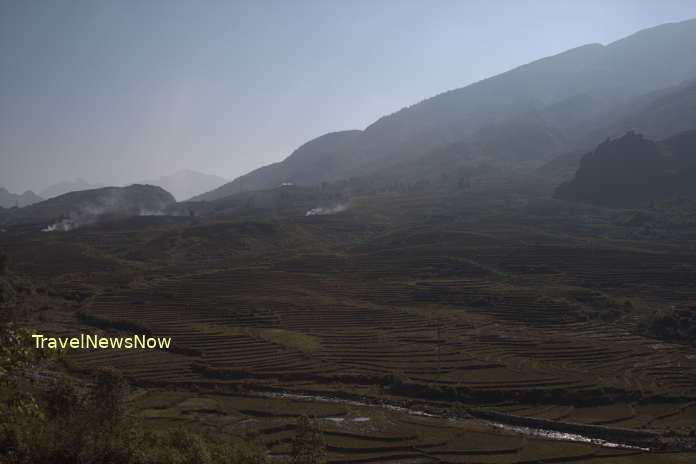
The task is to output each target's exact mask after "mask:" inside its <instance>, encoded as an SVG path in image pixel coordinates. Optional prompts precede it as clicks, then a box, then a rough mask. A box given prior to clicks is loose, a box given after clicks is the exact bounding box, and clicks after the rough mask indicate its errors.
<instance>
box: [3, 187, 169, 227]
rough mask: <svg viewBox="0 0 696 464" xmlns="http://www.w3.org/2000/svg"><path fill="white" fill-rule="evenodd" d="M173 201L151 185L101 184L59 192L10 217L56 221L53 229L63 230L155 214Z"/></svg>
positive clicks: (21, 209)
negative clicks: (109, 217) (109, 219)
mask: <svg viewBox="0 0 696 464" xmlns="http://www.w3.org/2000/svg"><path fill="white" fill-rule="evenodd" d="M174 202H175V200H174V197H173V196H172V195H171V194H170V193H168V192H167V191H165V190H164V189H162V188H161V187H155V186H152V185H131V186H129V187H103V188H99V189H93V190H82V191H78V192H70V193H66V194H63V195H59V196H57V197H55V198H50V199H48V200H45V201H42V202H39V203H35V204H33V205H31V206H27V207H25V208H20V209H19V210H16V211H14V212H13V213H12V216H13V217H14V218H18V219H34V220H47V221H59V222H58V223H56V224H54V226H55V227H54V229H55V228H57V229H60V230H64V229H65V230H67V229H71V228H74V227H75V226H79V225H81V224H82V223H85V222H90V221H93V220H95V219H97V218H99V217H102V216H105V215H126V216H134V215H135V216H138V215H150V214H159V213H160V212H161V211H162V210H163V209H164V208H166V207H167V206H169V205H171V204H173V203H174ZM49 229H50V226H49ZM54 229H51V230H54Z"/></svg>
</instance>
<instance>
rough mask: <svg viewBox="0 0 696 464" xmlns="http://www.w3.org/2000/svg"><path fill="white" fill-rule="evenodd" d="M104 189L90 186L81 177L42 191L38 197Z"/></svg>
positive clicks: (47, 197) (98, 185)
mask: <svg viewBox="0 0 696 464" xmlns="http://www.w3.org/2000/svg"><path fill="white" fill-rule="evenodd" d="M100 187H104V185H103V184H90V183H89V182H87V181H86V180H84V179H82V178H81V177H77V178H75V179H73V180H64V181H60V182H58V183H56V184H53V185H51V186H49V187H46V188H45V189H43V190H42V191H41V192H40V193H39V195H40V196H41V197H43V198H45V199H49V198H53V197H57V196H59V195H63V194H64V193H68V192H78V191H80V190H90V189H96V188H100Z"/></svg>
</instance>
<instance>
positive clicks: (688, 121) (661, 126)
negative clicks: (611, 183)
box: [537, 80, 696, 182]
mask: <svg viewBox="0 0 696 464" xmlns="http://www.w3.org/2000/svg"><path fill="white" fill-rule="evenodd" d="M617 115H618V116H617ZM611 118H617V119H616V120H613V121H612V120H611ZM601 121H602V122H603V123H604V124H606V127H602V128H601V129H597V130H594V131H592V132H591V133H590V134H588V135H586V136H585V137H584V138H583V139H582V140H580V141H576V142H575V145H577V146H578V147H579V148H578V149H576V150H574V151H572V152H569V153H566V154H563V155H561V156H558V157H556V158H554V159H552V160H551V161H549V162H548V163H546V164H544V165H542V166H541V167H539V168H538V170H537V173H538V174H540V175H541V176H543V177H545V178H547V179H552V180H557V181H559V182H560V181H564V180H567V179H569V178H570V177H572V175H573V174H574V173H575V171H577V169H578V167H579V165H580V160H581V159H582V156H583V155H584V154H585V153H587V152H588V151H591V150H593V147H595V146H596V145H597V143H598V142H599V141H601V140H605V139H607V138H616V137H619V136H621V135H623V134H625V133H626V132H628V131H635V132H638V133H641V134H645V136H646V137H647V138H650V139H655V140H659V139H664V138H667V137H670V136H672V135H675V134H678V133H681V132H685V131H688V130H690V129H693V128H696V80H692V81H689V82H686V83H684V84H682V85H679V86H676V87H670V88H668V89H664V90H660V91H658V92H652V93H650V94H648V95H644V96H640V97H638V98H635V99H633V100H630V101H629V102H627V103H626V104H624V105H622V108H621V109H616V110H614V111H612V112H611V113H609V114H608V115H605V116H604V117H603V119H601Z"/></svg>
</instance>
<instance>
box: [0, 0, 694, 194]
mask: <svg viewBox="0 0 696 464" xmlns="http://www.w3.org/2000/svg"><path fill="white" fill-rule="evenodd" d="M694 17H696V1H692V0H653V1H645V0H598V1H596V0H575V1H569V0H549V1H544V0H536V1H531V0H507V1H505V0H501V1H496V0H487V1H480V0H453V1H445V0H419V1H415V0H350V1H344V0H316V1H315V0H306V1H304V0H249V1H232V0H227V1H212V0H196V1H194V0H188V1H183V0H182V1H177V0H119V1H105V0H86V1H82V0H55V1H52V0H44V1H34V0H0V187H5V188H7V189H8V190H10V191H12V192H17V193H20V192H23V191H24V190H27V189H32V190H34V191H40V190H42V189H43V188H45V187H47V186H49V185H51V184H54V183H57V182H59V181H63V180H71V179H74V178H77V177H82V178H84V179H87V180H88V181H89V182H91V183H102V184H106V185H119V184H124V183H128V182H135V181H138V180H142V179H148V178H157V177H160V176H163V175H168V174H171V173H173V172H175V171H177V170H181V169H194V170H198V171H202V172H206V173H209V174H216V175H219V176H222V177H225V178H228V179H233V178H235V177H237V176H239V175H242V174H245V173H246V172H249V171H251V170H253V169H255V168H257V167H260V166H262V165H266V164H270V163H273V162H277V161H280V160H282V159H284V158H285V157H287V156H288V155H289V154H290V153H292V151H293V150H295V149H296V148H298V147H299V146H300V145H302V144H303V143H305V142H307V141H309V140H311V139H313V138H315V137H318V136H320V135H322V134H325V133H327V132H333V131H338V130H346V129H364V128H365V127H367V126H368V125H369V124H371V123H372V122H374V121H375V120H377V119H378V118H379V117H381V116H384V115H387V114H390V113H393V112H395V111H397V110H399V109H401V108H402V107H405V106H410V105H412V104H414V103H417V102H419V101H421V100H423V99H425V98H428V97H431V96H434V95H436V94H439V93H442V92H444V91H446V90H451V89H454V88H459V87H463V86H465V85H467V84H470V83H473V82H476V81H479V80H481V79H484V78H486V77H490V76H492V75H495V74H498V73H501V72H504V71H507V70H509V69H511V68H514V67H516V66H519V65H522V64H525V63H528V62H531V61H534V60H536V59H539V58H542V57H544V56H549V55H553V54H556V53H560V52H562V51H564V50H567V49H570V48H573V47H577V46H580V45H583V44H587V43H603V44H607V43H610V42H612V41H614V40H617V39H619V38H622V37H624V36H627V35H630V34H632V33H634V32H636V31H638V30H640V29H644V28H647V27H652V26H656V25H659V24H663V23H667V22H675V21H682V20H686V19H690V18H694Z"/></svg>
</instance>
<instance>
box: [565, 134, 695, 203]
mask: <svg viewBox="0 0 696 464" xmlns="http://www.w3.org/2000/svg"><path fill="white" fill-rule="evenodd" d="M556 197H557V198H560V199H563V200H571V201H578V202H583V203H592V204H596V205H602V206H610V207H635V206H641V205H644V204H646V203H648V202H651V201H658V200H668V199H674V198H696V130H692V131H688V132H683V133H681V134H678V135H675V136H673V137H670V138H667V139H665V140H662V141H660V142H655V141H652V140H649V139H646V138H644V137H643V136H642V135H640V134H637V133H635V132H628V133H626V135H624V136H623V137H621V138H618V139H614V140H607V141H605V142H604V143H602V144H600V145H599V146H598V147H597V149H596V150H594V151H593V152H591V153H588V154H586V155H585V156H584V157H583V158H582V160H581V161H580V168H579V169H578V171H577V172H576V173H575V176H574V177H573V178H572V179H571V180H570V181H568V182H565V183H563V184H561V185H560V186H559V187H558V188H557V189H556Z"/></svg>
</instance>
